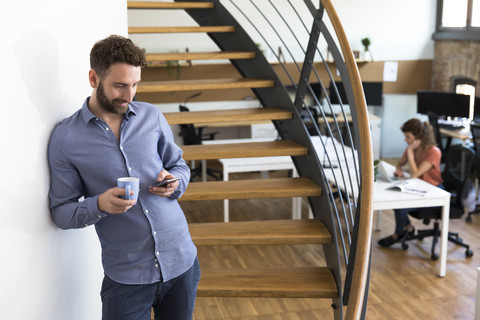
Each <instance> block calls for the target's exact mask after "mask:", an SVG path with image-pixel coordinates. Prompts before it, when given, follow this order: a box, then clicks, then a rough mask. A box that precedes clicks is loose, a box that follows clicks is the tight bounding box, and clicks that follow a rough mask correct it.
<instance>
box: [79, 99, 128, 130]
mask: <svg viewBox="0 0 480 320" xmlns="http://www.w3.org/2000/svg"><path fill="white" fill-rule="evenodd" d="M88 101H90V97H88V98H87V99H85V102H83V105H82V118H83V121H84V122H85V124H87V123H88V122H89V121H90V120H92V119H97V116H96V115H94V114H93V113H92V111H90V109H89V108H88ZM132 103H133V102H131V103H129V104H128V108H127V111H126V112H125V115H124V116H125V119H126V120H128V118H129V117H130V115H132V114H133V115H136V114H137V113H136V112H135V110H134V108H133V107H132Z"/></svg>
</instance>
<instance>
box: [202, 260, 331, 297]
mask: <svg viewBox="0 0 480 320" xmlns="http://www.w3.org/2000/svg"><path fill="white" fill-rule="evenodd" d="M197 296H199V297H270V298H275V297H277V298H335V297H338V290H337V286H336V284H335V280H334V278H333V275H332V273H331V272H330V270H329V269H328V268H326V267H303V268H262V269H252V268H249V269H226V270H212V269H202V278H201V280H200V283H199V284H198V292H197Z"/></svg>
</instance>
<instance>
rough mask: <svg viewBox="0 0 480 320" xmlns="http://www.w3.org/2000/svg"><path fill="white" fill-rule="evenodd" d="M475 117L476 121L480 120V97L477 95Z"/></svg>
mask: <svg viewBox="0 0 480 320" xmlns="http://www.w3.org/2000/svg"><path fill="white" fill-rule="evenodd" d="M473 119H474V120H476V121H479V120H480V97H475V102H474V104H473Z"/></svg>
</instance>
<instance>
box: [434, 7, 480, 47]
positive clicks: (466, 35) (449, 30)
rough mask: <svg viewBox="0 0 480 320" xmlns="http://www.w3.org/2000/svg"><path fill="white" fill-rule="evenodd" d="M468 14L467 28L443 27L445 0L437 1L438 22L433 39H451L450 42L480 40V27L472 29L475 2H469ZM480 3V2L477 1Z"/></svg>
mask: <svg viewBox="0 0 480 320" xmlns="http://www.w3.org/2000/svg"><path fill="white" fill-rule="evenodd" d="M467 1H468V5H467V12H466V19H467V20H466V22H467V25H466V26H465V27H442V16H443V0H437V20H436V24H435V33H434V34H433V36H432V38H433V39H434V40H437V39H445V40H447V39H450V40H479V39H480V27H472V10H473V0H467ZM475 1H480V0H475Z"/></svg>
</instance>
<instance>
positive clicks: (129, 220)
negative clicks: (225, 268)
mask: <svg viewBox="0 0 480 320" xmlns="http://www.w3.org/2000/svg"><path fill="white" fill-rule="evenodd" d="M88 101H89V98H87V100H86V101H85V102H84V104H83V106H82V108H81V109H80V110H78V111H77V112H76V113H75V114H73V115H72V116H71V117H69V118H66V119H64V120H63V121H62V122H60V123H59V124H58V125H57V126H56V127H55V129H54V131H53V133H52V136H51V138H50V143H49V148H48V158H49V165H50V179H51V180H50V192H49V197H50V210H51V213H52V217H53V220H54V221H55V223H56V224H57V225H58V226H59V227H60V228H62V229H71V228H83V227H86V226H90V225H95V229H96V231H97V234H98V238H99V239H100V243H101V246H102V262H103V267H104V271H105V274H106V275H108V276H109V277H110V278H111V279H113V280H115V281H117V282H120V283H125V284H149V283H154V282H157V281H161V280H163V281H168V280H170V279H172V278H174V277H176V276H179V275H181V274H182V273H184V272H185V271H186V270H188V269H189V268H190V267H191V266H192V264H193V262H194V260H195V257H196V254H197V250H196V248H195V245H194V244H193V242H192V239H191V237H190V233H189V231H188V225H187V221H186V219H185V215H184V213H183V211H182V209H181V208H180V206H179V204H178V202H177V199H178V198H179V197H180V196H181V195H182V194H183V193H184V192H185V189H186V188H187V184H188V181H189V180H190V170H189V168H188V166H187V164H186V162H185V161H184V160H183V159H182V150H181V149H180V148H179V147H178V146H177V145H176V144H175V142H174V139H173V134H172V131H171V129H170V126H169V125H168V123H167V121H166V119H165V117H164V116H163V114H162V113H161V112H160V111H159V110H158V108H157V107H155V106H153V105H151V104H148V103H142V102H136V101H134V102H132V103H130V105H129V107H128V110H127V112H126V113H125V115H124V118H123V121H122V124H121V128H120V139H119V140H118V139H117V138H116V137H115V134H114V133H113V132H112V130H110V128H109V127H108V125H107V124H106V123H105V122H104V121H103V120H102V119H100V118H97V117H96V116H95V115H94V114H93V113H92V112H90V110H89V109H88ZM163 169H166V170H167V171H168V172H169V173H171V174H173V175H174V176H175V177H180V178H181V180H180V181H179V183H180V185H179V187H178V188H177V190H175V192H174V193H173V194H172V195H171V196H170V197H168V198H165V197H160V196H156V195H153V194H151V193H150V192H149V190H148V187H149V186H152V185H154V184H155V182H156V178H157V175H158V174H159V173H160V171H162V170H163ZM125 176H131V177H138V178H140V191H139V197H138V201H137V203H136V205H134V206H133V207H132V208H131V209H129V210H128V211H127V212H125V213H123V214H109V213H107V212H101V211H100V210H99V209H98V205H97V200H98V196H99V195H100V194H102V193H103V192H105V191H106V190H107V189H110V188H113V187H116V184H117V182H116V181H117V178H120V177H125Z"/></svg>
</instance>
